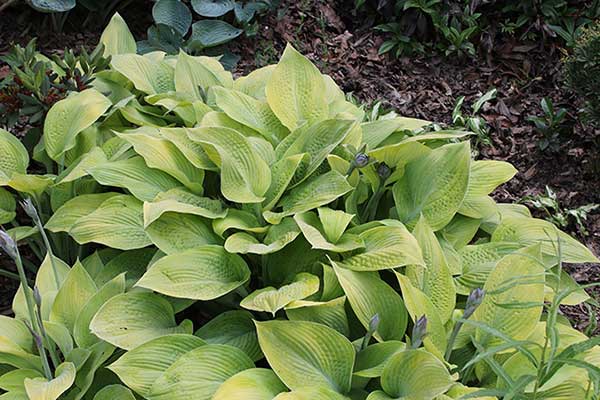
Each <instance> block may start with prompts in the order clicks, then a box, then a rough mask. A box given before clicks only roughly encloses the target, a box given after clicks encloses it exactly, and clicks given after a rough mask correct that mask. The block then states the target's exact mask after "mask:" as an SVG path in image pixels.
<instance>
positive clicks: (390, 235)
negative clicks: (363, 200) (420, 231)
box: [339, 224, 424, 271]
mask: <svg viewBox="0 0 600 400" xmlns="http://www.w3.org/2000/svg"><path fill="white" fill-rule="evenodd" d="M359 237H360V238H361V239H362V241H363V242H364V244H365V248H364V251H362V252H361V253H359V254H357V255H354V256H352V257H349V258H346V259H344V260H342V261H341V262H340V263H339V265H340V266H341V267H344V268H348V269H351V270H354V271H377V270H382V269H392V268H398V267H402V266H404V265H424V261H423V258H422V252H421V249H420V247H419V244H418V242H417V240H416V239H415V238H414V236H413V235H411V233H410V232H409V231H408V230H407V229H406V228H405V227H404V226H403V225H402V224H399V225H396V224H394V225H392V226H375V227H374V228H371V229H368V230H366V231H364V232H362V233H360V234H359Z"/></svg>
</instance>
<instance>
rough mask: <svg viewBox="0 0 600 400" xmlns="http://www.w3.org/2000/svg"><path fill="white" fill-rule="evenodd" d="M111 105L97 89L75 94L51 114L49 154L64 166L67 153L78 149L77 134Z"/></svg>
mask: <svg viewBox="0 0 600 400" xmlns="http://www.w3.org/2000/svg"><path fill="white" fill-rule="evenodd" d="M110 106H111V102H110V100H109V99H108V98H106V97H104V95H103V94H102V93H100V92H98V91H97V90H95V89H87V90H84V91H83V92H73V93H71V94H70V95H69V96H68V97H67V98H66V99H64V100H61V101H59V102H57V103H56V104H55V105H54V106H52V108H51V109H50V110H49V111H48V115H47V116H46V121H45V122H44V144H45V146H46V153H48V156H50V158H52V159H53V160H55V161H57V162H60V163H62V161H61V158H62V156H63V155H64V153H65V152H66V151H67V150H70V149H72V148H73V147H74V146H75V143H76V139H77V135H78V134H79V133H81V132H82V131H83V130H84V129H86V128H88V127H89V126H91V125H92V124H93V123H94V122H96V121H97V120H98V118H100V117H101V116H102V114H104V113H105V112H106V110H108V108H109V107H110Z"/></svg>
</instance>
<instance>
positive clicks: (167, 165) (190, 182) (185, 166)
mask: <svg viewBox="0 0 600 400" xmlns="http://www.w3.org/2000/svg"><path fill="white" fill-rule="evenodd" d="M118 136H119V137H120V138H122V139H124V140H126V141H128V142H129V143H131V144H132V145H133V148H134V149H135V151H136V152H137V153H138V154H139V155H141V156H142V157H143V158H144V161H146V165H148V167H150V168H156V169H159V170H161V171H163V172H166V173H167V174H169V175H171V176H172V177H174V178H175V179H177V180H178V181H179V182H181V183H183V184H184V185H185V186H186V187H187V188H189V189H190V190H191V191H193V192H195V193H202V180H203V179H204V171H202V170H201V169H198V168H196V167H195V166H194V165H193V164H192V163H191V162H189V161H188V159H187V158H186V157H185V155H184V154H183V153H182V152H181V151H179V149H178V148H177V147H176V146H175V145H174V144H173V143H171V142H170V141H168V140H166V139H163V138H161V137H160V136H159V135H158V134H152V131H148V132H146V131H144V130H143V128H142V129H137V130H135V131H131V132H126V133H122V134H118Z"/></svg>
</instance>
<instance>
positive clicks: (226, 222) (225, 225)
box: [212, 208, 269, 237]
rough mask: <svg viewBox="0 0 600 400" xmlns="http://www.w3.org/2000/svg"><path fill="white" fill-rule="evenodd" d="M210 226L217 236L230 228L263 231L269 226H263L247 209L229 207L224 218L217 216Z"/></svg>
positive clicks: (255, 231) (221, 235)
mask: <svg viewBox="0 0 600 400" xmlns="http://www.w3.org/2000/svg"><path fill="white" fill-rule="evenodd" d="M212 228H213V230H214V231H215V233H216V234H217V235H218V236H220V237H223V235H224V233H225V232H227V231H228V230H230V229H239V230H242V231H246V232H254V233H265V232H267V230H268V229H269V226H263V224H261V223H260V222H259V221H258V219H257V218H256V216H255V215H254V214H252V213H250V212H248V211H244V210H238V209H237V208H229V209H227V215H225V217H224V218H217V219H215V220H214V221H213V222H212Z"/></svg>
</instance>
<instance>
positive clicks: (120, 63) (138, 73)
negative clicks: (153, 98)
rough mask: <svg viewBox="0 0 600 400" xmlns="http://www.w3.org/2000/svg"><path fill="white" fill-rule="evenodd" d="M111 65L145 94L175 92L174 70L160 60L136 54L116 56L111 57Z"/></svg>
mask: <svg viewBox="0 0 600 400" xmlns="http://www.w3.org/2000/svg"><path fill="white" fill-rule="evenodd" d="M111 65H112V67H113V69H114V70H116V71H118V72H120V73H121V74H123V75H124V76H125V77H127V79H129V80H130V81H131V82H133V85H134V86H135V88H136V89H137V90H139V91H141V92H144V93H146V94H156V93H165V92H168V91H172V90H175V84H174V83H173V79H174V75H175V70H174V69H173V67H172V66H170V65H169V64H168V63H167V62H166V61H164V60H162V59H152V58H151V57H149V56H140V55H138V54H117V55H114V56H113V57H112V61H111Z"/></svg>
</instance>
